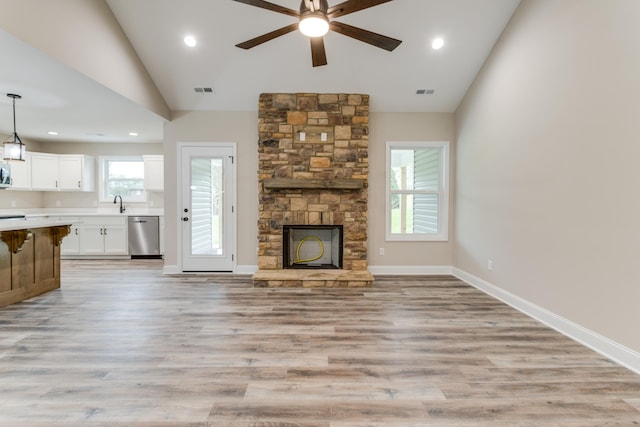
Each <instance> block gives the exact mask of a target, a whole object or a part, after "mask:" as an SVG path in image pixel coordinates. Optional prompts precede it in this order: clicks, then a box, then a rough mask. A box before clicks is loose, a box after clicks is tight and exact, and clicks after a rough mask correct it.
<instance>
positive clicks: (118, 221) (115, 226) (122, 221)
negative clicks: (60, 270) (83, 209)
mask: <svg viewBox="0 0 640 427" xmlns="http://www.w3.org/2000/svg"><path fill="white" fill-rule="evenodd" d="M80 253H81V255H127V254H128V253H129V248H128V244H127V217H126V216H122V217H111V216H107V217H85V218H84V220H83V224H82V231H81V233H80Z"/></svg>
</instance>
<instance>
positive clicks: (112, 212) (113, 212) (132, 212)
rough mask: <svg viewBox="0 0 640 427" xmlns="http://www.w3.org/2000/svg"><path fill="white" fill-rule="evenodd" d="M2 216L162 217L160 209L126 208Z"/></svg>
mask: <svg viewBox="0 0 640 427" xmlns="http://www.w3.org/2000/svg"><path fill="white" fill-rule="evenodd" d="M2 215H26V217H27V218H46V217H78V216H123V217H127V216H164V209H162V208H127V210H126V211H125V212H124V213H120V211H119V208H118V207H115V208H93V209H91V208H88V209H87V208H69V209H66V208H43V209H23V210H19V209H0V216H2Z"/></svg>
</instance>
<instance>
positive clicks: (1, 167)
mask: <svg viewBox="0 0 640 427" xmlns="http://www.w3.org/2000/svg"><path fill="white" fill-rule="evenodd" d="M9 187H11V166H10V165H9V163H1V162H0V189H4V188H9Z"/></svg>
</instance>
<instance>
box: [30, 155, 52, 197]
mask: <svg viewBox="0 0 640 427" xmlns="http://www.w3.org/2000/svg"><path fill="white" fill-rule="evenodd" d="M31 189H32V190H57V189H58V156H57V155H55V154H46V153H31Z"/></svg>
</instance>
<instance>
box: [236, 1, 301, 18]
mask: <svg viewBox="0 0 640 427" xmlns="http://www.w3.org/2000/svg"><path fill="white" fill-rule="evenodd" d="M233 1H237V2H238V3H244V4H248V5H250V6H255V7H259V8H262V9H267V10H271V11H273V12H278V13H283V14H285V15H289V16H295V17H296V18H299V17H300V12H298V11H297V10H293V9H289V8H286V7H283V6H280V5H277V4H273V3H269V2H268V1H264V0H233Z"/></svg>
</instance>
